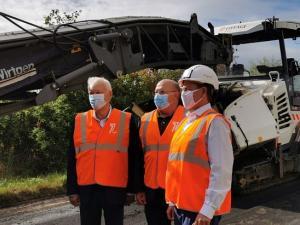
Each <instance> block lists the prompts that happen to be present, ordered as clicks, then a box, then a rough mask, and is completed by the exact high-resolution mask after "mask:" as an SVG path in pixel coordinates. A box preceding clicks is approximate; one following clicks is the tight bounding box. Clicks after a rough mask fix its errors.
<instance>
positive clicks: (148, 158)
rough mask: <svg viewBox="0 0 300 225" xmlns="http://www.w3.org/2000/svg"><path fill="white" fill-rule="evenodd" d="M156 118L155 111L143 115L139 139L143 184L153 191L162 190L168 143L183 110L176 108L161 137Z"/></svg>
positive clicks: (181, 117) (182, 114) (182, 116)
mask: <svg viewBox="0 0 300 225" xmlns="http://www.w3.org/2000/svg"><path fill="white" fill-rule="evenodd" d="M157 117H158V114H157V110H154V111H152V112H149V113H146V114H144V115H143V116H142V119H141V128H140V138H141V141H142V145H143V150H144V162H145V165H144V166H145V174H144V183H145V185H146V186H147V187H150V188H153V189H156V188H163V189H164V188H165V178H166V170H167V162H168V155H169V149H170V143H171V140H172V137H173V134H174V132H175V131H176V129H177V128H178V125H179V124H180V122H181V120H182V119H183V118H184V108H183V107H182V106H178V107H177V109H176V111H175V112H174V114H173V116H172V119H171V120H170V122H169V123H168V126H167V127H166V129H165V131H164V132H163V134H162V135H161V134H160V131H159V126H158V120H157Z"/></svg>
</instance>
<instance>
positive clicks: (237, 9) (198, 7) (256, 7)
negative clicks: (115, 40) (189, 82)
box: [0, 0, 300, 64]
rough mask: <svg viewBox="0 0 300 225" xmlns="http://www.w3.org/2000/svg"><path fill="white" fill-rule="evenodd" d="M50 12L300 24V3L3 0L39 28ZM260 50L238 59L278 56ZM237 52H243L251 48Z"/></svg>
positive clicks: (5, 8)
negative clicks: (277, 21)
mask: <svg viewBox="0 0 300 225" xmlns="http://www.w3.org/2000/svg"><path fill="white" fill-rule="evenodd" d="M51 9H60V10H61V11H66V12H71V11H75V10H82V13H81V15H80V18H79V19H80V20H86V19H103V18H108V17H118V16H162V17H169V18H176V19H181V20H189V19H190V15H191V14H192V13H194V12H195V13H197V15H198V22H199V24H200V25H202V26H204V27H206V26H207V23H208V22H212V23H213V24H214V25H215V26H220V25H226V24H231V23H238V22H240V21H242V22H246V21H253V20H264V19H266V18H270V17H272V16H276V17H279V18H280V20H294V21H299V22H300V0H149V1H148V0H86V1H83V0H60V1H59V0H56V1H54V0H53V1H51V0H0V11H1V12H4V13H7V14H10V15H13V16H15V17H18V18H22V19H24V20H27V21H30V22H33V23H36V24H40V25H41V24H42V23H43V18H44V16H46V15H48V14H49V12H50V11H51ZM13 30H17V28H16V27H14V26H13V25H11V24H9V23H8V22H7V21H5V20H4V19H3V18H0V33H3V32H7V31H13ZM297 43H298V44H297ZM299 43H300V40H297V41H296V43H293V42H292V41H290V42H289V43H288V44H287V48H288V49H287V51H288V53H290V56H292V57H295V58H297V59H300V53H298V52H300V51H299V50H300V44H299ZM261 47H262V50H257V51H256V52H254V53H251V52H249V53H248V54H247V56H244V57H242V56H240V57H239V58H237V61H241V62H242V63H245V64H249V62H250V61H255V60H256V58H262V57H267V58H278V57H279V55H278V52H279V51H278V50H277V49H276V47H277V46H276V47H275V45H274V44H271V43H267V44H266V45H261ZM238 49H239V50H240V51H241V50H245V49H246V50H247V49H249V48H247V47H238ZM252 49H253V47H252ZM297 53H298V55H297ZM257 55H259V57H258V56H257Z"/></svg>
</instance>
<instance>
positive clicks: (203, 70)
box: [179, 65, 219, 90]
mask: <svg viewBox="0 0 300 225" xmlns="http://www.w3.org/2000/svg"><path fill="white" fill-rule="evenodd" d="M183 80H189V81H196V82H199V83H204V84H211V85H212V86H213V87H214V89H215V90H218V89H219V80H218V77H217V75H216V73H215V71H213V69H211V68H209V67H208V66H205V65H194V66H192V67H190V68H188V69H186V70H185V71H184V72H183V74H182V76H181V78H180V80H179V81H183Z"/></svg>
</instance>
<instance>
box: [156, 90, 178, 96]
mask: <svg viewBox="0 0 300 225" xmlns="http://www.w3.org/2000/svg"><path fill="white" fill-rule="evenodd" d="M172 92H179V91H154V93H153V95H156V94H160V95H164V94H168V93H172Z"/></svg>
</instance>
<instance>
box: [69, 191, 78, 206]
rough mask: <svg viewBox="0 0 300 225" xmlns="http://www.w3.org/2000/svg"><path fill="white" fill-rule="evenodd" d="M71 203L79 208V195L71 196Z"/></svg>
mask: <svg viewBox="0 0 300 225" xmlns="http://www.w3.org/2000/svg"><path fill="white" fill-rule="evenodd" d="M69 201H70V203H71V204H72V205H73V206H75V207H77V206H79V205H80V198H79V195H77V194H75V195H70V196H69Z"/></svg>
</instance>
